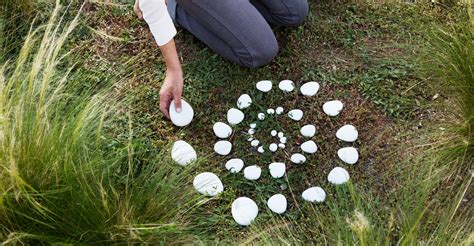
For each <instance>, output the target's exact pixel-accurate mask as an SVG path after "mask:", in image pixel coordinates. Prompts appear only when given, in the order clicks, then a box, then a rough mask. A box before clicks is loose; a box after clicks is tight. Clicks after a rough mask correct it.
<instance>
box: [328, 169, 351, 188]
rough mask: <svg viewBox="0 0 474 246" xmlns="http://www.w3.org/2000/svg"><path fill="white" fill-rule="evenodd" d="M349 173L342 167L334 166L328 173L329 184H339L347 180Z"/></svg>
mask: <svg viewBox="0 0 474 246" xmlns="http://www.w3.org/2000/svg"><path fill="white" fill-rule="evenodd" d="M349 178H350V176H349V173H348V172H347V170H346V169H344V168H342V167H335V168H333V169H332V170H331V172H329V174H328V181H329V182H330V183H331V184H335V185H340V184H344V183H347V181H349Z"/></svg>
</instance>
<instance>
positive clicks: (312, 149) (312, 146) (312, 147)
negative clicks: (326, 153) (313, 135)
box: [301, 140, 318, 154]
mask: <svg viewBox="0 0 474 246" xmlns="http://www.w3.org/2000/svg"><path fill="white" fill-rule="evenodd" d="M301 150H302V151H303V152H306V153H309V154H314V153H316V151H318V146H316V143H315V142H314V141H313V140H309V141H306V142H304V143H302V144H301Z"/></svg>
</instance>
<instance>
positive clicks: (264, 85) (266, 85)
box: [256, 80, 272, 92]
mask: <svg viewBox="0 0 474 246" xmlns="http://www.w3.org/2000/svg"><path fill="white" fill-rule="evenodd" d="M256 87H257V90H259V91H261V92H269V91H270V90H271V89H272V82H271V81H270V80H262V81H259V82H257V84H256Z"/></svg>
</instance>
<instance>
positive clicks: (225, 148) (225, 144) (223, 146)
mask: <svg viewBox="0 0 474 246" xmlns="http://www.w3.org/2000/svg"><path fill="white" fill-rule="evenodd" d="M231 150H232V143H231V142H229V141H225V140H221V141H218V142H217V143H216V144H214V151H215V152H216V153H217V154H219V155H228V154H229V153H230V151H231Z"/></svg>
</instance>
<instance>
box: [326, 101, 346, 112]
mask: <svg viewBox="0 0 474 246" xmlns="http://www.w3.org/2000/svg"><path fill="white" fill-rule="evenodd" d="M343 107H344V105H343V104H342V102H341V101H339V100H333V101H329V102H326V103H324V104H323V111H324V113H326V114H327V115H329V116H336V115H338V114H339V113H340V112H341V110H342V108H343Z"/></svg>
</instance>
